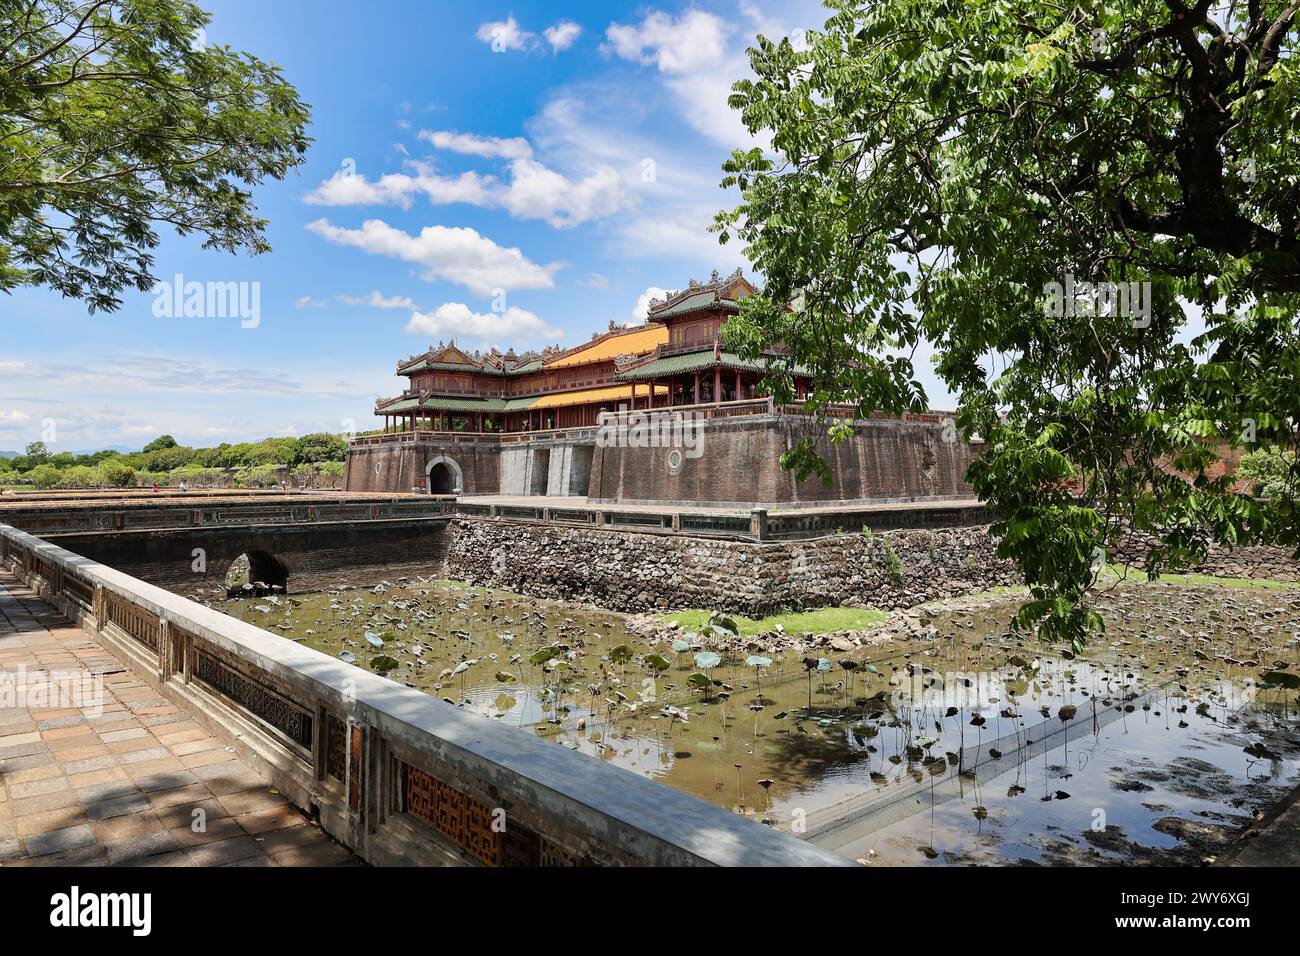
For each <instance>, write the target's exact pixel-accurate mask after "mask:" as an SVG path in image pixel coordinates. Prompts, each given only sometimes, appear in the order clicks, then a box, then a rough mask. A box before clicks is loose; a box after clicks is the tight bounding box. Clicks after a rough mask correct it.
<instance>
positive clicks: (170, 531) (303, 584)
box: [0, 494, 454, 594]
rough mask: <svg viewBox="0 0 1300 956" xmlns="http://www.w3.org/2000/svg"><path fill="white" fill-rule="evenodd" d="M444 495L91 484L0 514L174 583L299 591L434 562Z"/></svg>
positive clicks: (440, 547) (149, 577)
mask: <svg viewBox="0 0 1300 956" xmlns="http://www.w3.org/2000/svg"><path fill="white" fill-rule="evenodd" d="M453 507H454V502H453V501H452V500H451V499H439V498H431V497H429V496H422V497H413V496H401V495H399V496H393V495H310V494H287V495H269V496H268V495H256V496H254V495H195V496H193V497H190V496H189V495H188V494H187V495H183V496H182V495H175V496H171V497H165V498H159V497H158V496H152V497H149V496H143V497H142V496H133V497H130V498H126V499H123V498H119V497H116V496H96V495H88V496H83V497H80V498H74V499H61V500H49V499H45V500H42V499H39V498H38V499H27V498H24V499H19V500H15V501H13V502H8V503H6V504H4V505H3V506H0V521H4V522H5V523H8V524H10V525H11V526H13V527H17V528H19V529H21V530H24V531H29V532H31V533H33V534H38V535H41V536H43V537H44V538H46V539H48V540H50V541H53V542H57V543H58V544H59V545H61V546H62V547H66V548H67V549H69V550H70V551H74V552H75V553H77V554H80V555H82V556H83V557H87V558H90V559H91V560H94V561H99V562H101V563H103V564H107V565H110V566H112V567H114V568H117V569H118V570H121V571H124V572H126V573H127V574H130V575H132V576H134V577H138V578H141V579H143V580H145V581H148V582H150V583H152V584H156V585H158V586H160V587H165V588H168V589H170V590H173V591H177V592H181V593H187V594H196V593H200V592H207V593H211V592H212V591H213V590H215V589H219V588H220V587H222V586H223V585H224V583H225V580H226V574H227V572H228V571H229V569H230V567H231V565H232V564H233V563H234V562H235V561H236V560H238V559H239V558H240V557H247V558H248V561H249V566H250V578H251V579H252V580H255V581H262V582H265V583H266V584H276V585H280V586H282V587H285V588H286V589H291V590H295V591H310V590H318V589H322V588H328V587H334V586H336V585H339V584H341V583H344V582H346V583H347V584H350V585H365V584H373V583H376V582H377V581H379V580H382V579H384V578H386V577H387V578H391V577H398V576H401V575H417V574H428V573H429V572H430V570H431V569H432V568H436V567H439V566H441V564H442V561H443V558H444V554H445V550H446V546H445V534H444V528H445V525H446V522H447V519H448V517H449V515H450V513H451V509H452V508H453Z"/></svg>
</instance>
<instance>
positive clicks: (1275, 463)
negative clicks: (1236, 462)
mask: <svg viewBox="0 0 1300 956" xmlns="http://www.w3.org/2000/svg"><path fill="white" fill-rule="evenodd" d="M1237 476H1238V477H1240V478H1248V479H1250V481H1252V482H1253V483H1254V484H1253V486H1252V488H1251V491H1252V492H1253V493H1254V494H1257V495H1261V496H1263V497H1265V498H1278V499H1287V498H1294V497H1295V485H1296V476H1297V468H1296V453H1295V452H1294V451H1288V450H1285V449H1282V448H1278V447H1273V448H1257V449H1256V450H1255V451H1252V452H1250V454H1248V455H1244V456H1243V457H1242V459H1241V465H1240V466H1239V467H1238V468H1237Z"/></svg>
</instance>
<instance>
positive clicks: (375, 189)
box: [305, 133, 632, 228]
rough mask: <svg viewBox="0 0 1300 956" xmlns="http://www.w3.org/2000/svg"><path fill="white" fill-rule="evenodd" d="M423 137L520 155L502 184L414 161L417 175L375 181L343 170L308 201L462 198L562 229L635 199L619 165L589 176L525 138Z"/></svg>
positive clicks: (396, 202) (390, 202)
mask: <svg viewBox="0 0 1300 956" xmlns="http://www.w3.org/2000/svg"><path fill="white" fill-rule="evenodd" d="M421 137H422V138H426V139H429V141H430V142H435V145H438V144H439V143H441V144H443V145H444V146H445V148H447V149H454V150H458V151H460V152H467V153H469V152H475V153H477V154H478V155H483V156H488V155H493V156H500V157H504V156H506V155H508V154H515V155H516V156H517V158H515V159H514V160H513V161H512V162H511V163H510V180H509V182H508V183H500V182H498V181H497V180H496V179H495V178H494V177H492V176H481V175H479V174H478V173H474V172H467V173H463V174H462V175H460V176H458V177H455V178H449V177H446V176H439V175H437V174H436V173H434V172H433V169H432V167H430V166H429V165H428V164H427V163H418V162H411V163H409V165H410V166H411V167H413V168H414V169H415V170H416V175H407V174H406V173H389V174H387V175H385V176H382V177H380V178H379V179H378V180H376V181H373V182H372V181H370V180H368V179H366V177H364V176H362V175H360V174H359V173H348V172H345V171H343V170H340V171H338V172H336V173H335V174H334V175H333V176H331V177H330V178H329V179H327V180H325V181H324V182H322V183H321V184H320V185H319V186H318V187H317V188H316V189H314V190H313V191H312V192H310V193H308V194H307V196H306V197H305V200H306V202H308V203H311V204H312V205H318V206H399V207H401V208H402V209H409V208H410V206H411V200H412V198H413V197H414V196H416V195H418V194H423V195H425V196H427V197H428V199H429V201H430V202H432V203H434V204H435V205H442V204H447V203H456V202H463V203H468V204H469V205H473V206H479V207H484V208H491V207H502V208H505V209H506V210H508V211H509V212H510V213H511V214H512V215H514V216H517V217H519V218H522V219H544V220H546V222H548V223H550V224H551V225H552V226H555V227H557V228H567V227H570V226H575V225H578V224H579V223H583V222H587V221H588V220H591V219H599V218H602V217H604V216H609V215H613V214H614V213H616V212H619V211H621V210H622V209H625V208H627V207H628V206H629V205H631V203H632V199H631V197H630V195H629V194H628V192H627V190H626V189H625V188H624V185H623V179H622V177H621V176H620V175H619V174H618V172H617V171H616V170H614V169H612V168H610V167H609V166H605V165H597V166H596V167H595V168H594V169H592V170H591V171H590V172H588V173H586V174H585V175H581V176H575V177H573V178H570V177H568V176H565V175H563V174H562V173H559V172H556V171H555V170H553V169H551V168H549V167H547V166H544V165H543V164H541V163H539V162H537V161H536V160H534V159H531V158H528V156H526V155H523V153H524V152H525V151H526V152H528V153H531V152H532V150H531V148H529V146H528V143H527V141H526V140H524V139H512V140H503V139H495V138H486V137H477V136H472V135H468V134H459V133H430V134H429V135H428V136H427V137H426V136H425V134H423V133H422V134H421ZM435 139H436V141H435ZM520 144H522V146H521V145H520Z"/></svg>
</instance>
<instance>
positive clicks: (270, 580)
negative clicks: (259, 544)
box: [225, 550, 289, 594]
mask: <svg viewBox="0 0 1300 956" xmlns="http://www.w3.org/2000/svg"><path fill="white" fill-rule="evenodd" d="M225 583H226V590H227V592H228V593H231V594H235V593H248V590H249V589H248V588H246V587H244V585H251V587H252V590H253V593H257V594H263V593H267V592H270V591H272V590H274V589H277V588H278V589H279V590H280V591H281V592H285V591H288V590H289V569H288V568H287V567H286V566H285V563H284V562H283V561H281V560H280V559H279V558H277V557H276V556H275V555H273V554H271V553H270V552H267V551H259V550H249V551H245V552H244V553H243V554H240V555H238V556H237V557H235V558H234V559H233V560H232V561H231V562H230V565H229V566H228V567H227V568H226V580H225Z"/></svg>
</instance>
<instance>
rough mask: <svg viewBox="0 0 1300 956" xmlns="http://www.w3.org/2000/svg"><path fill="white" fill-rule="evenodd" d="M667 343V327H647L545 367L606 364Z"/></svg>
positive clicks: (549, 363) (547, 364)
mask: <svg viewBox="0 0 1300 956" xmlns="http://www.w3.org/2000/svg"><path fill="white" fill-rule="evenodd" d="M667 341H668V326H666V325H648V326H646V327H645V328H643V329H638V330H637V331H635V332H626V333H624V334H622V335H611V336H608V337H607V338H604V339H601V340H600V341H598V342H592V343H591V344H590V345H587V346H584V347H580V348H578V350H577V351H575V352H570V353H569V354H568V355H564V356H561V357H560V358H558V359H555V360H554V361H552V362H546V363H545V367H546V368H548V369H550V368H564V367H566V366H569V365H586V364H588V363H590V362H608V361H611V360H612V359H615V358H617V357H618V356H620V355H642V354H644V353H646V352H651V351H654V349H656V348H657V347H659V346H660V345H664V344H666V343H667Z"/></svg>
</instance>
